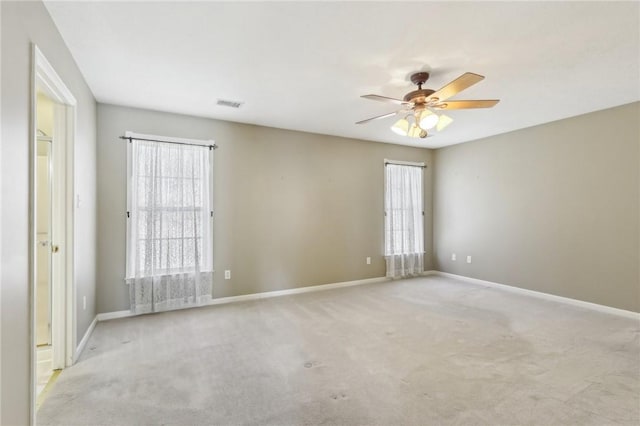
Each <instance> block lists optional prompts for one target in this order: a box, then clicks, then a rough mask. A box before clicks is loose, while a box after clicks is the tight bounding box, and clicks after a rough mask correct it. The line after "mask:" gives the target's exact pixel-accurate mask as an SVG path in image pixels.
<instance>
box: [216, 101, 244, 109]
mask: <svg viewBox="0 0 640 426" xmlns="http://www.w3.org/2000/svg"><path fill="white" fill-rule="evenodd" d="M217 105H220V106H226V107H230V108H240V105H242V102H238V101H229V100H227V99H218V102H217Z"/></svg>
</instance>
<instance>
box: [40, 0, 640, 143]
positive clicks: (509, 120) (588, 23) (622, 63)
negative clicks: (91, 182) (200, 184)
mask: <svg viewBox="0 0 640 426" xmlns="http://www.w3.org/2000/svg"><path fill="white" fill-rule="evenodd" d="M45 4H46V6H47V8H48V10H49V12H50V13H51V16H52V17H53V20H54V21H55V23H56V25H57V26H58V28H59V30H60V32H61V34H62V36H63V38H64V40H65V41H66V43H67V44H68V46H69V48H70V50H71V53H72V54H73V56H74V58H75V60H76V61H77V63H78V66H79V67H80V69H81V71H82V73H83V74H84V76H85V78H86V80H87V82H88V84H89V86H90V87H91V90H92V91H93V93H94V95H95V97H96V99H97V100H98V101H99V102H104V103H112V104H119V105H128V106H134V107H140V108H148V109H154V110H161V111H169V112H177V113H182V114H189V115H196V116H203V117H211V118H217V119H222V120H230V121H238V122H243V123H254V124H260V125H264V126H272V127H279V128H285V129H294V130H302V131H307V132H315V133H324V134H330V135H338V136H345V137H353V138H360V139H367V140H374V141H381V142H390V143H398V144H407V145H416V146H426V147H430V148H435V147H441V146H446V145H451V144H455V143H460V142H465V141H469V140H474V139H478V138H482V137H485V136H490V135H494V134H498V133H504V132H508V131H511V130H515V129H519V128H523V127H529V126H533V125H536V124H540V123H545V122H549V121H554V120H558V119H562V118H566V117H571V116H575V115H579V114H583V113H587V112H591V111H595V110H600V109H605V108H609V107H613V106H616V105H622V104H625V103H629V102H633V101H637V100H639V99H640V77H639V75H640V67H639V64H640V34H639V31H640V30H639V28H640V3H639V2H619V3H618V2H615V3H612V2H587V3H584V2H579V3H578V2H535V3H532V2H469V3H467V2H464V3H463V2H423V3H400V2H387V3H362V2H349V3H335V2H332V3H310V2H306V3H278V2H259V3H247V2H236V3H211V2H208V3H201V2H199V3H185V2H182V3H180V2H168V3H167V2H165V3H151V2H135V3H134V2H53V1H47V2H46V3H45ZM421 69H430V70H431V71H432V77H431V79H430V80H429V81H428V82H427V84H426V85H425V87H426V88H431V89H434V90H435V89H438V88H439V87H441V86H443V85H444V84H446V83H448V82H449V81H451V80H453V79H454V78H456V77H458V76H459V75H460V74H462V73H463V72H466V71H471V72H475V73H478V74H482V75H484V76H486V79H485V80H484V81H482V82H481V83H479V84H477V85H476V86H473V87H471V88H469V89H467V90H465V91H464V92H462V93H460V94H458V95H456V96H455V97H454V98H452V99H492V98H499V99H501V102H500V103H499V104H498V105H497V106H496V107H494V108H493V109H488V110H466V111H451V112H448V115H450V116H451V117H453V118H454V120H455V121H454V123H453V124H452V125H450V126H449V127H448V128H447V129H446V130H445V131H443V132H442V133H439V134H436V135H434V136H432V137H429V138H427V139H424V140H423V139H410V138H406V137H401V136H397V135H395V134H394V133H392V132H391V131H390V130H389V126H390V125H391V124H393V122H394V119H393V118H388V119H385V120H379V121H376V122H372V123H369V124H366V125H355V124H354V123H355V122H356V121H359V120H362V119H365V118H368V117H371V116H374V115H380V114H384V113H387V112H391V111H393V110H394V109H395V108H394V106H393V105H386V104H384V103H379V102H374V101H370V100H366V99H361V98H360V95H364V94H369V93H376V94H381V95H385V96H391V97H402V96H403V95H404V94H405V93H406V92H408V91H410V90H413V88H414V87H415V86H412V85H411V83H410V82H409V81H408V80H407V76H408V75H409V74H410V73H411V72H413V71H417V70H421ZM218 98H223V99H230V100H240V101H243V102H244V105H243V106H242V107H241V108H240V109H239V110H234V109H230V108H226V107H221V106H217V105H216V100H217V99H218ZM214 136H215V135H214Z"/></svg>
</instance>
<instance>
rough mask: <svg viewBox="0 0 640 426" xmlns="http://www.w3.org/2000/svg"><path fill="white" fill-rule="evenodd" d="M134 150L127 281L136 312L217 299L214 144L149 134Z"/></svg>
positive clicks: (131, 147) (133, 140) (132, 141)
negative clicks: (213, 293) (161, 138)
mask: <svg viewBox="0 0 640 426" xmlns="http://www.w3.org/2000/svg"><path fill="white" fill-rule="evenodd" d="M143 136H146V135H143ZM155 138H158V139H159V137H155ZM128 145H129V146H128V161H127V162H128V167H127V168H128V179H127V196H128V212H127V271H126V279H127V282H128V283H129V284H131V285H132V286H134V288H135V290H132V291H131V295H132V309H134V310H136V311H138V312H149V311H156V310H162V309H159V308H158V306H160V307H161V308H163V309H164V308H167V309H168V308H175V307H181V306H183V305H185V304H186V305H188V304H192V303H195V302H196V301H198V300H201V296H203V295H204V296H207V295H208V296H210V295H211V288H210V287H211V282H212V277H211V273H212V271H213V255H212V248H213V241H212V240H213V239H212V217H213V211H212V196H211V191H212V189H211V188H212V174H211V164H212V151H211V148H212V146H204V145H201V144H190V143H182V142H181V143H176V142H172V141H166V142H161V141H158V140H148V138H142V137H140V139H136V138H134V137H132V138H130V143H129V144H128ZM141 300H142V301H141ZM162 303H164V305H162ZM156 305H158V306H156ZM140 306H142V308H140Z"/></svg>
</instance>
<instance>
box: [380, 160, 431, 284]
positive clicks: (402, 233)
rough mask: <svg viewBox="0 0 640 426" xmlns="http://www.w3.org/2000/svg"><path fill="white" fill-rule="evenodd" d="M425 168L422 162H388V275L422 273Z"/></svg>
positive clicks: (386, 244) (386, 195)
mask: <svg viewBox="0 0 640 426" xmlns="http://www.w3.org/2000/svg"><path fill="white" fill-rule="evenodd" d="M423 168H424V165H423V164H395V163H392V162H385V257H386V260H387V276H389V277H402V276H409V275H419V274H421V273H422V272H423V268H424V264H423V258H424V211H423V210H424V204H423V185H422V181H423V176H422V175H423Z"/></svg>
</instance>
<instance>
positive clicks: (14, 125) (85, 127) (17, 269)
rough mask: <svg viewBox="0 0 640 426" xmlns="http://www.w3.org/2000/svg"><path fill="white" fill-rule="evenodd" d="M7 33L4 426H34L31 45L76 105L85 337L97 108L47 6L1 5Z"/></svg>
mask: <svg viewBox="0 0 640 426" xmlns="http://www.w3.org/2000/svg"><path fill="white" fill-rule="evenodd" d="M0 8H1V15H2V17H1V19H2V21H1V28H2V29H1V31H2V47H1V52H2V53H1V55H2V112H1V114H2V115H1V120H0V121H1V122H2V141H1V145H0V147H1V148H0V149H1V152H2V157H1V160H0V161H1V165H0V179H1V185H2V186H1V191H0V194H1V196H2V205H1V208H0V216H1V218H0V229H1V233H2V242H1V246H0V250H1V252H0V265H1V266H0V268H1V269H0V271H1V272H0V281H1V282H0V287H1V290H0V295H1V296H0V297H1V308H2V309H1V321H0V323H1V325H0V329H1V350H0V351H1V361H2V365H1V367H0V375H1V386H0V389H1V392H2V394H1V407H2V416H1V418H0V423H1V424H2V425H25V424H28V423H29V392H30V389H29V376H30V356H29V352H30V344H31V339H30V336H29V145H30V129H29V126H30V124H29V120H30V119H29V114H30V107H31V92H30V86H31V83H30V81H31V51H32V49H31V43H32V42H33V43H36V44H38V46H39V47H40V49H41V50H42V52H43V53H44V55H45V56H46V57H47V58H48V59H49V61H50V62H51V64H52V65H53V67H54V68H55V69H56V71H57V72H58V74H59V75H60V76H61V78H62V79H63V80H64V81H65V83H66V84H67V86H68V87H69V89H70V90H71V92H73V94H74V96H75V97H76V99H77V101H78V107H77V138H76V142H75V143H76V145H75V158H76V163H75V165H74V167H75V174H76V182H75V190H76V193H77V194H80V196H81V197H82V205H81V207H80V208H79V209H76V211H75V235H76V253H75V255H76V257H75V265H76V266H75V270H74V275H75V280H76V285H77V296H78V301H81V300H82V296H86V297H87V310H82V304H79V306H78V309H77V311H76V312H77V315H78V321H77V332H78V336H79V338H80V337H82V335H83V334H84V332H85V331H86V329H87V327H88V326H89V324H90V322H91V320H92V319H93V318H94V317H95V309H94V307H95V299H94V292H95V259H96V250H95V241H96V240H95V225H96V223H95V217H96V210H95V192H96V191H95V184H96V180H95V143H96V137H95V131H96V104H95V100H94V98H93V95H92V94H91V92H90V90H89V88H88V87H87V85H86V84H85V82H84V79H83V77H82V75H81V74H80V71H79V70H78V68H77V66H76V64H75V62H74V60H73V58H72V57H71V54H70V53H69V51H68V49H67V47H66V45H65V44H64V42H63V40H62V37H61V36H60V34H59V33H58V31H57V29H56V28H55V26H54V24H53V21H52V20H51V18H50V16H49V13H48V12H47V10H46V9H45V7H44V6H43V4H42V3H41V2H5V1H3V2H0Z"/></svg>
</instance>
